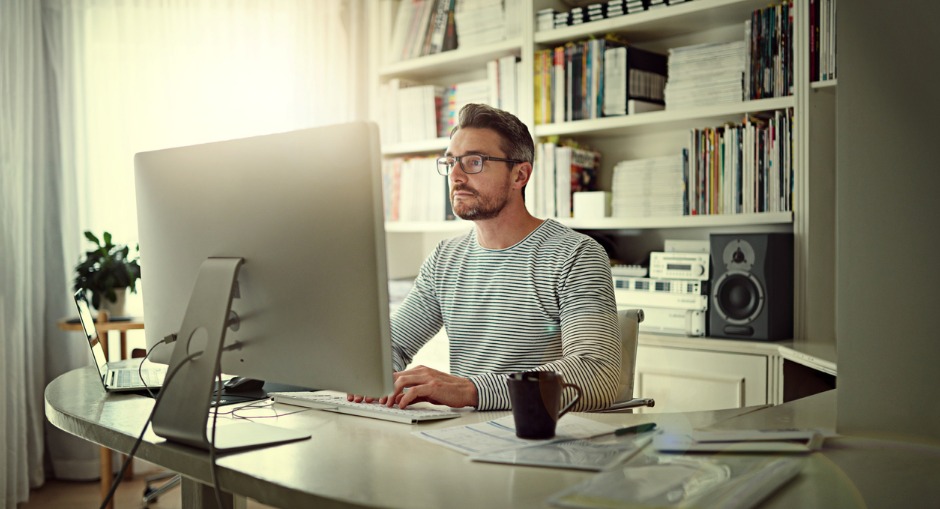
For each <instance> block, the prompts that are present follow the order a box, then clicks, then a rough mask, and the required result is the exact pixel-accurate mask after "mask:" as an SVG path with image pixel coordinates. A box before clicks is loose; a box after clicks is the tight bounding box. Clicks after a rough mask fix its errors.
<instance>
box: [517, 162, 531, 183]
mask: <svg viewBox="0 0 940 509" xmlns="http://www.w3.org/2000/svg"><path fill="white" fill-rule="evenodd" d="M516 170H518V171H516V178H515V180H514V181H513V187H515V188H517V189H522V188H523V187H525V185H526V184H528V183H529V179H530V178H531V177H532V171H533V168H532V163H519V164H517V165H516Z"/></svg>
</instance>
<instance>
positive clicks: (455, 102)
mask: <svg viewBox="0 0 940 509" xmlns="http://www.w3.org/2000/svg"><path fill="white" fill-rule="evenodd" d="M490 88H491V87H490V80H488V79H484V80H474V81H464V82H461V83H455V84H453V85H450V86H449V87H447V88H445V89H444V101H443V104H442V107H441V111H440V117H441V121H440V128H441V130H440V131H439V132H438V136H439V137H447V136H450V132H451V130H453V128H454V127H456V126H457V114H458V113H460V109H461V108H463V107H464V106H465V105H467V104H469V103H478V104H489V105H492V106H495V105H497V104H498V103H497V104H493V103H492V102H491V100H490V94H491V90H490Z"/></svg>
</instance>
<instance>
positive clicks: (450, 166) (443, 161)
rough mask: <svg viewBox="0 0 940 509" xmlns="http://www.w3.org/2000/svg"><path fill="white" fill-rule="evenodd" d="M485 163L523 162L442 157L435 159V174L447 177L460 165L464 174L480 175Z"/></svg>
mask: <svg viewBox="0 0 940 509" xmlns="http://www.w3.org/2000/svg"><path fill="white" fill-rule="evenodd" d="M486 161H502V162H504V163H512V164H519V163H523V162H525V161H519V160H518V159H504V158H502V157H493V156H484V155H480V154H465V155H462V156H444V157H439V158H438V159H437V172H438V173H440V174H441V175H443V176H445V177H446V176H448V175H450V174H451V172H453V171H454V167H455V166H457V164H458V163H460V169H461V170H463V172H464V173H466V174H474V173H480V172H481V171H483V163H485V162H486Z"/></svg>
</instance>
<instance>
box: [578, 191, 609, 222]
mask: <svg viewBox="0 0 940 509" xmlns="http://www.w3.org/2000/svg"><path fill="white" fill-rule="evenodd" d="M574 217H575V219H594V218H598V217H610V193H609V192H607V191H578V192H576V193H574Z"/></svg>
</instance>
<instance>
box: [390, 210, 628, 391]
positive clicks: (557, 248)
mask: <svg viewBox="0 0 940 509" xmlns="http://www.w3.org/2000/svg"><path fill="white" fill-rule="evenodd" d="M475 232H476V231H475V230H473V231H471V232H470V233H468V234H467V235H465V236H462V237H456V238H453V239H448V240H445V241H442V242H441V243H440V244H439V245H438V246H437V248H436V249H435V250H434V252H433V253H432V254H431V255H430V256H429V257H428V258H427V259H426V260H425V261H424V263H423V264H422V266H421V269H420V271H419V273H418V277H417V278H416V280H415V284H414V286H413V287H412V289H411V291H410V292H409V294H408V295H407V296H406V297H405V300H404V301H403V302H402V304H401V306H400V307H399V308H398V309H397V311H396V312H395V313H394V314H393V315H392V319H391V332H392V356H393V369H395V370H396V371H401V370H402V369H404V368H405V366H406V365H407V364H408V363H409V362H411V359H412V358H413V357H414V355H415V354H416V353H417V351H418V349H420V348H421V347H422V346H423V345H424V344H425V343H427V342H428V341H429V340H430V339H431V338H432V337H433V336H434V335H435V334H436V333H437V332H439V331H440V329H441V327H442V326H443V327H444V328H445V330H446V333H447V337H448V339H449V342H450V372H451V374H454V375H458V376H464V377H468V378H469V379H470V380H471V381H472V382H473V384H474V385H475V386H476V388H477V393H478V395H479V404H478V405H477V409H479V410H503V409H508V408H510V402H509V390H508V387H507V385H506V374H508V373H511V372H516V371H530V370H537V371H548V370H551V371H557V372H559V373H561V374H562V375H563V376H564V379H565V381H566V382H570V383H574V384H577V385H578V386H580V387H581V388H582V390H583V393H584V395H583V397H582V398H581V400H580V401H579V402H578V404H577V405H576V406H575V409H576V410H595V409H600V408H605V407H607V406H609V405H610V404H611V403H612V402H614V400H615V398H616V394H617V384H618V382H619V379H620V369H621V367H620V348H621V345H620V332H619V328H618V324H617V307H616V304H615V301H614V291H613V284H612V280H611V275H610V262H609V260H608V258H607V255H606V253H605V252H604V250H603V248H601V247H600V245H599V244H598V243H597V242H596V241H594V240H593V239H591V238H590V237H588V236H586V235H583V234H580V233H577V232H575V231H573V230H571V229H570V228H568V227H566V226H563V225H562V224H560V223H558V222H556V221H553V220H551V219H549V220H546V221H545V222H543V223H542V225H540V226H539V227H538V228H536V229H535V230H534V231H533V232H532V233H531V234H529V235H528V236H527V237H526V238H525V239H523V240H522V241H520V242H519V243H518V244H516V245H514V246H512V247H509V248H506V249H497V250H493V249H486V248H483V247H481V246H480V244H479V243H478V242H477V239H476V233H475ZM566 392H568V391H566Z"/></svg>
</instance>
